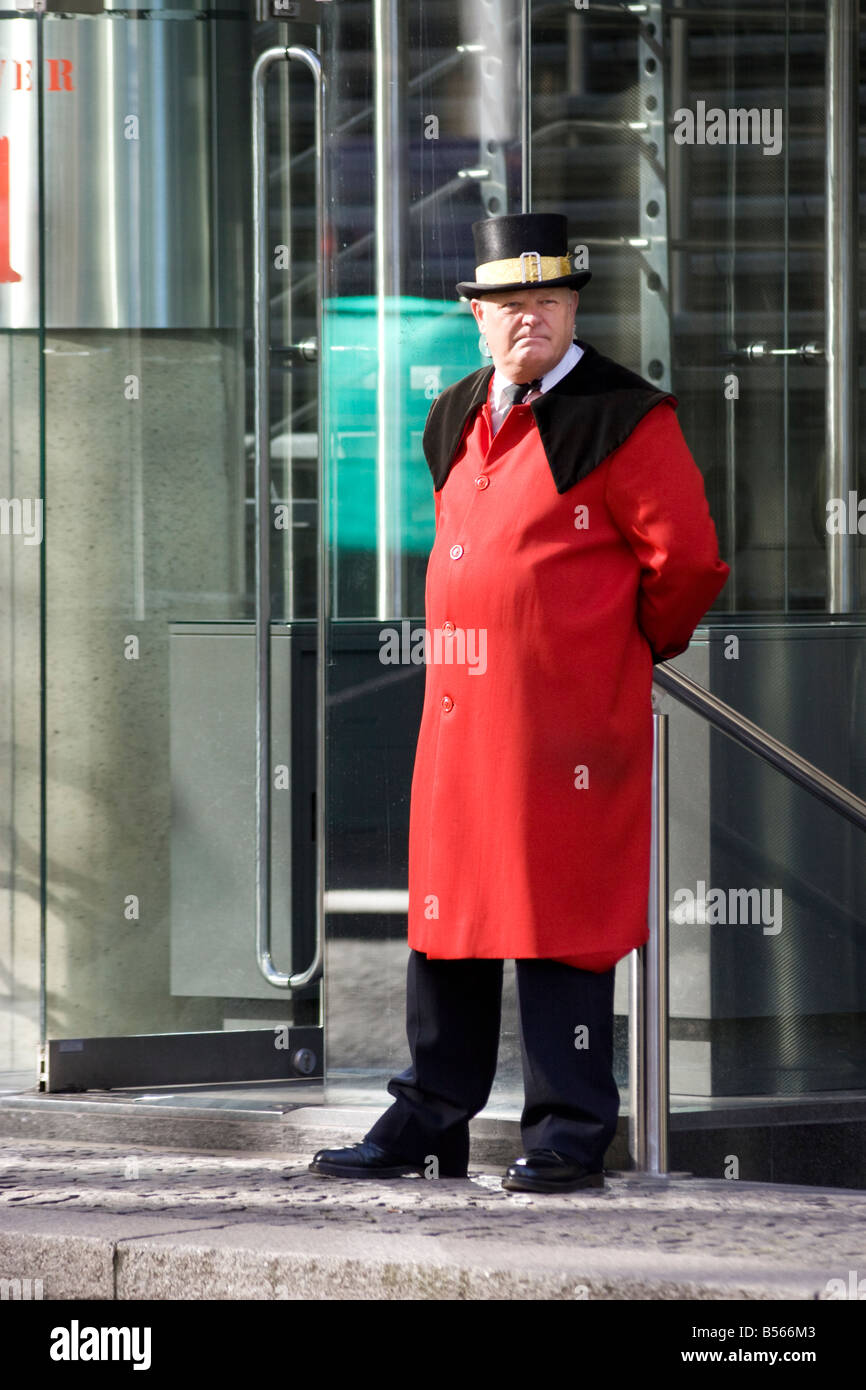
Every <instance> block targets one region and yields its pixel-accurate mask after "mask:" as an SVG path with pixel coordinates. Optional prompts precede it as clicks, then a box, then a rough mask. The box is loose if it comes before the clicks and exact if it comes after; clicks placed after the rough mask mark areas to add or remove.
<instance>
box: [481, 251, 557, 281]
mask: <svg viewBox="0 0 866 1390" xmlns="http://www.w3.org/2000/svg"><path fill="white" fill-rule="evenodd" d="M570 274H571V260H570V258H569V257H568V256H540V255H539V254H538V252H537V251H524V252H523V255H522V256H515V257H513V258H512V259H511V260H507V261H488V262H487V264H486V265H479V266H476V267H475V280H476V283H477V284H479V285H510V284H513V283H514V282H515V281H518V280H519V281H520V282H521V284H524V285H529V284H533V285H535V284H538V283H539V282H541V281H544V280H558V279H560V278H561V277H562V276H563V275H570Z"/></svg>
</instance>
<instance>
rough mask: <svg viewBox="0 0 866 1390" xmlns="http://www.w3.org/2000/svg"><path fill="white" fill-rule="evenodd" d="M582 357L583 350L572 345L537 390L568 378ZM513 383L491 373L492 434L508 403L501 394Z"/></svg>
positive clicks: (500, 373) (503, 415) (500, 420)
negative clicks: (565, 377)
mask: <svg viewBox="0 0 866 1390" xmlns="http://www.w3.org/2000/svg"><path fill="white" fill-rule="evenodd" d="M582 356H583V348H581V347H578V346H577V343H572V344H571V345H570V347H569V349H568V351H567V352H566V354H565V356H564V357H563V358H561V359H560V361H559V362H557V364H556V366H555V367H551V369H550V371H549V372H545V374H544V376H543V377H542V378H541V386H540V387H539V390H540V391H541V392H542V393H543V392H545V391H549V390H550V388H551V386H555V385H556V383H557V382H558V381H562V378H563V377H564V376H568V373H569V372H570V371H571V369H572V367H576V366H577V364H578V362H579V361H580V359H581V357H582ZM512 385H514V383H513V382H512V381H510V380H509V378H508V377H507V376H504V375H503V373H502V372H500V371H499V369H498V368H497V370H496V371H495V372H494V373H493V393H492V397H491V401H490V418H491V421H492V424H493V433H494V434H496V432H497V430H498V429H499V426H500V425H501V424H502V421H503V420H504V419H505V415H506V410H507V407H508V401H506V400H503V397H502V393H503V391H504V390H505V388H506V386H512Z"/></svg>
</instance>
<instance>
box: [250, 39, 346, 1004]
mask: <svg viewBox="0 0 866 1390" xmlns="http://www.w3.org/2000/svg"><path fill="white" fill-rule="evenodd" d="M293 61H297V62H300V63H302V64H303V65H304V66H305V67H306V68H308V69H309V71H310V73H311V74H312V76H313V80H314V82H315V86H316V100H315V121H316V151H317V167H318V177H317V179H316V226H317V232H318V242H319V269H318V275H317V282H318V293H317V296H316V331H317V334H318V340H319V353H318V373H319V421H318V445H319V449H318V464H317V469H318V489H319V508H318V586H319V593H318V610H317V617H318V657H319V659H318V665H317V709H318V711H319V713H318V717H317V726H318V727H317V767H316V941H315V948H314V953H313V959H312V962H311V963H310V965H309V966H308V967H307V969H306V970H303V971H297V972H295V973H294V974H291V975H287V974H285V973H284V972H283V971H280V970H277V968H276V966H275V965H274V962H273V959H272V957H271V582H270V555H271V546H270V542H271V504H270V447H269V445H270V389H269V388H270V382H269V375H268V374H269V370H270V302H269V297H268V262H269V257H268V221H267V213H268V172H267V159H266V154H267V151H266V123H265V122H266V114H265V82H266V79H267V75H268V73H269V71H270V69H271V67H272V66H273V64H274V63H278V62H293ZM324 98H325V78H324V73H323V71H322V64H321V60H320V58H319V55H318V54H317V53H314V52H313V50H312V49H311V48H304V47H300V46H298V47H292V48H285V47H282V46H280V47H278V48H268V49H266V50H265V51H264V53H262V54H260V55H259V57H258V58H257V60H256V63H255V66H254V68H253V83H252V127H253V227H254V236H253V295H254V303H253V341H254V389H255V464H256V467H255V533H256V550H255V556H256V559H255V564H256V611H255V628H256V961H257V964H258V968H259V970H260V971H261V973H262V975H263V976H264V978H265V979H266V980H267V982H268V984H270V985H273V986H274V987H275V988H276V989H299V988H300V987H301V986H302V985H307V984H310V983H312V981H313V980H317V979H318V978H319V976H320V975H321V973H322V956H323V941H324V897H323V895H324V805H325V795H324V777H325V760H324V728H323V720H322V714H321V711H322V709H323V707H324V688H323V687H324V647H325V616H326V613H327V594H326V590H325V583H326V580H327V566H326V562H325V541H326V534H325V525H326V516H325V514H326V511H327V508H326V505H325V496H324V459H325V448H324V443H325V423H324V411H325V393H324V389H323V387H324V359H325V353H324V338H323V332H322V330H323V313H324V301H325V295H326V292H327V256H326V249H325V192H324V163H323V154H324V149H325V127H324V121H325V100H324ZM289 479H290V483H289V492H290V495H289V527H290V528H291V526H292V522H293V518H292V497H291V470H289ZM286 854H287V855H288V856H289V864H290V865H291V845H287V846H286Z"/></svg>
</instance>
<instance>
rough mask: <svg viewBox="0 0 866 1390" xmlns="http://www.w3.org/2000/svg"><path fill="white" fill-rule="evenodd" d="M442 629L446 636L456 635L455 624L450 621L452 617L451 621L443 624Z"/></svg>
mask: <svg viewBox="0 0 866 1390" xmlns="http://www.w3.org/2000/svg"><path fill="white" fill-rule="evenodd" d="M442 631H443V632H444V633H445V636H446V637H453V636H454V631H455V628H454V624H453V623H452V622H451V621H450V619H449V621H448V622H447V623H443V624H442Z"/></svg>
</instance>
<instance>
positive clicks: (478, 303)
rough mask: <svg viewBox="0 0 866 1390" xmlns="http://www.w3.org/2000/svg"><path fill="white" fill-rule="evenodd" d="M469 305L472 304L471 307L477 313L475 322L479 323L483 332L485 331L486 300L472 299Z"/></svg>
mask: <svg viewBox="0 0 866 1390" xmlns="http://www.w3.org/2000/svg"><path fill="white" fill-rule="evenodd" d="M469 305H470V307H471V309H472V312H473V314H474V315H475V322H476V323H477V324H478V327H479V328H480V329H481V332H482V333H483V332H484V301H483V300H482V299H470V301H469Z"/></svg>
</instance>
